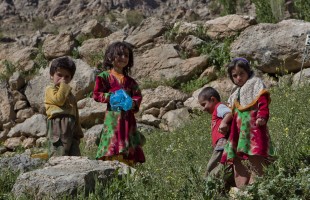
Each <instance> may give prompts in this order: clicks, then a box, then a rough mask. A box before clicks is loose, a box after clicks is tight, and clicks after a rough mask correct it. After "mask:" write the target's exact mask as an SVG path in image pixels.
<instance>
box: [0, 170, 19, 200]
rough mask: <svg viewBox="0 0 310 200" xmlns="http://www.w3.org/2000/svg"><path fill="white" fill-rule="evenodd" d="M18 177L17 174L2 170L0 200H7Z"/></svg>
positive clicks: (0, 174)
mask: <svg viewBox="0 0 310 200" xmlns="http://www.w3.org/2000/svg"><path fill="white" fill-rule="evenodd" d="M18 175H19V172H14V171H12V170H10V169H5V168H2V169H1V171H0V185H1V187H0V199H9V198H10V197H11V190H12V188H13V185H14V183H15V181H16V179H17V177H18Z"/></svg>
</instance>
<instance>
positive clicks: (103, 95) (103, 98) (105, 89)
mask: <svg viewBox="0 0 310 200" xmlns="http://www.w3.org/2000/svg"><path fill="white" fill-rule="evenodd" d="M110 95H111V93H109V83H108V80H105V79H104V78H103V77H101V76H97V77H96V82H95V88H94V92H93V98H94V100H95V101H98V102H101V103H109V99H110Z"/></svg>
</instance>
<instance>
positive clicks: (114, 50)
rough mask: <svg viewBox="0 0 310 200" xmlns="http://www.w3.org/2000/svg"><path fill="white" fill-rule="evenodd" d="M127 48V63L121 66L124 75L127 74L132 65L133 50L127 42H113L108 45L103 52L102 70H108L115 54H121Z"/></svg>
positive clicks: (111, 66) (111, 65)
mask: <svg viewBox="0 0 310 200" xmlns="http://www.w3.org/2000/svg"><path fill="white" fill-rule="evenodd" d="M125 49H128V52H129V55H128V64H127V66H126V67H124V68H123V73H124V75H128V74H129V73H130V70H131V68H132V67H133V51H132V45H131V44H129V43H127V42H119V41H117V42H114V43H112V44H111V45H109V46H108V48H107V49H106V51H105V54H104V60H103V66H102V68H103V70H109V69H112V68H113V61H114V60H115V58H116V57H117V56H120V55H123V54H124V50H125Z"/></svg>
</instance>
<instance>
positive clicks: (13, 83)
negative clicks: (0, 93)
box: [9, 72, 26, 90]
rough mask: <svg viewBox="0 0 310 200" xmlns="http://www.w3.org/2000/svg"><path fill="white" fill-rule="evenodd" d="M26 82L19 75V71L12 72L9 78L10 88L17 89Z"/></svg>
mask: <svg viewBox="0 0 310 200" xmlns="http://www.w3.org/2000/svg"><path fill="white" fill-rule="evenodd" d="M25 84H26V82H25V79H24V78H23V77H22V76H21V74H20V73H19V72H14V73H13V76H11V77H10V79H9V85H10V88H11V90H19V89H21V88H22V87H24V86H25Z"/></svg>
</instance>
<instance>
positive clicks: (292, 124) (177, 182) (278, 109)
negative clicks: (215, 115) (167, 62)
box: [90, 86, 310, 199]
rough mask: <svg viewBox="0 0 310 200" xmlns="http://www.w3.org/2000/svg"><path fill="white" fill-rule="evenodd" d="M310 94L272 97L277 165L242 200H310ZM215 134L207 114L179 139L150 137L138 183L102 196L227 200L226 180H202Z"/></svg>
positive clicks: (124, 183) (113, 186) (110, 188)
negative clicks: (309, 115) (212, 133)
mask: <svg viewBox="0 0 310 200" xmlns="http://www.w3.org/2000/svg"><path fill="white" fill-rule="evenodd" d="M309 89H310V87H309V86H306V87H303V88H299V89H297V90H293V89H291V88H281V89H280V88H275V89H273V90H272V91H271V98H272V103H271V105H270V112H271V118H270V121H269V127H270V134H271V138H272V141H273V143H274V145H275V152H276V157H277V160H276V161H275V162H274V163H273V164H272V165H271V166H270V167H269V168H268V169H267V172H266V176H265V177H264V178H263V179H258V180H257V182H256V183H255V184H253V185H252V186H249V187H247V188H246V190H248V191H249V192H250V194H251V195H250V196H248V197H240V199H293V198H295V199H307V198H309V197H310V192H309V187H310V183H309V178H310V177H309V176H310V175H309V171H310V169H309V164H310V156H309V152H310V147H309V144H310V128H309V127H310V121H309V120H308V117H307V116H308V114H307V112H308V110H309V105H310V94H309V92H308V91H309ZM209 130H210V116H209V115H207V114H205V113H203V114H201V115H200V116H198V117H197V118H195V119H193V120H191V121H190V122H189V124H188V125H187V126H185V128H182V129H179V130H177V131H175V132H173V133H165V132H156V133H152V134H151V135H148V136H147V143H146V145H145V146H144V151H145V153H146V158H147V162H146V163H145V164H143V165H141V166H138V168H137V172H136V174H135V176H134V177H127V178H124V180H115V181H114V182H110V183H108V184H107V185H105V188H104V190H105V192H103V193H102V194H103V195H105V196H104V197H106V198H108V199H227V198H228V197H227V196H226V195H225V194H223V193H222V192H221V190H222V188H223V187H222V186H221V184H222V183H221V182H220V180H214V181H213V182H212V181H211V182H208V183H207V184H206V183H205V181H204V180H203V178H202V175H203V173H204V170H205V167H206V164H207V161H208V159H209V158H210V156H211V152H212V149H211V147H210V143H211V141H210V132H209ZM207 186H208V187H207ZM90 199H93V197H92V198H90Z"/></svg>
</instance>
